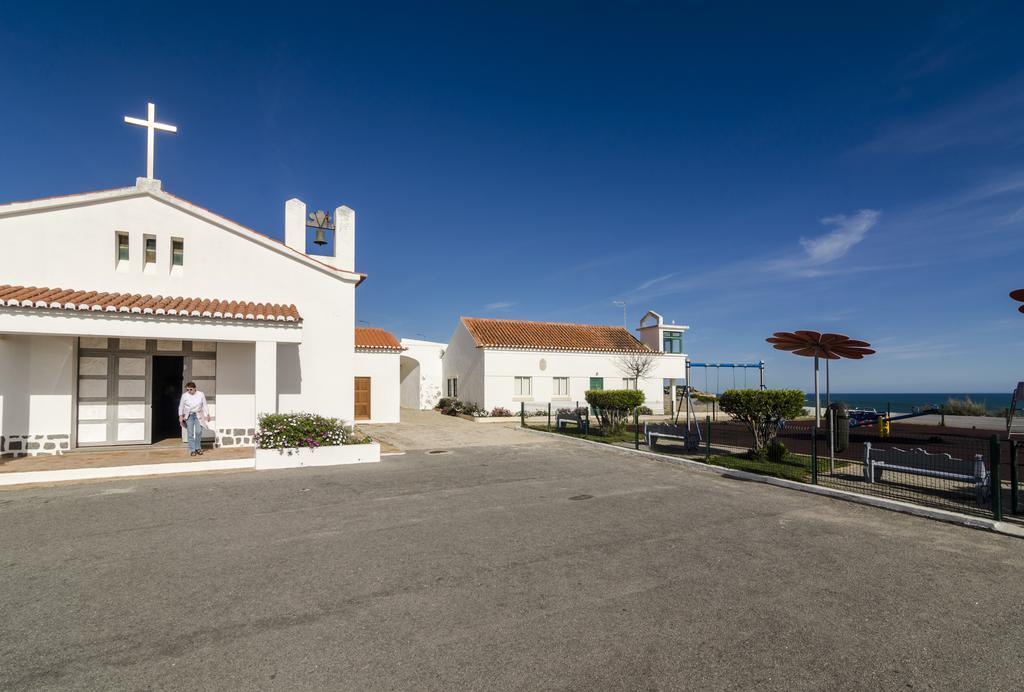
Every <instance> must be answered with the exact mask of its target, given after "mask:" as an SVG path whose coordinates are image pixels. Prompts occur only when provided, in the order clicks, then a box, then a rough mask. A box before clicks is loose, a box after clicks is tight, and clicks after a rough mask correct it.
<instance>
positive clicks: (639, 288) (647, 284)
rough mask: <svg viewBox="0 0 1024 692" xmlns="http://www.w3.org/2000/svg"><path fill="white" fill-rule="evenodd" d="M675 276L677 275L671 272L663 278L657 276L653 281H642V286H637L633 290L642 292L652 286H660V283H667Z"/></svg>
mask: <svg viewBox="0 0 1024 692" xmlns="http://www.w3.org/2000/svg"><path fill="white" fill-rule="evenodd" d="M676 274H678V272H672V273H671V274H665V275H663V276H658V277H655V278H653V279H648V280H647V281H644V282H643V283H642V284H640V285H639V286H637V287H636V289H635V290H637V291H643V290H644V289H647V288H650V287H651V286H653V285H654V284H660V283H661V282H662V281H667V280H669V279H671V278H672V277H673V276H675V275H676Z"/></svg>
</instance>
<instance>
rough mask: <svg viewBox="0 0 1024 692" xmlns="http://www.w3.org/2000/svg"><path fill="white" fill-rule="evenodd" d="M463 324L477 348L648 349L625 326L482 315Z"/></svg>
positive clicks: (468, 318) (625, 350)
mask: <svg viewBox="0 0 1024 692" xmlns="http://www.w3.org/2000/svg"><path fill="white" fill-rule="evenodd" d="M462 323H463V324H464V325H466V329H468V330H469V333H470V334H471V335H472V336H473V340H474V341H476V345H477V346H480V347H493V348H526V349H537V350H543V351H598V352H608V353H624V352H628V351H651V349H650V348H648V347H647V346H645V345H644V344H642V343H640V341H638V340H637V338H636V337H635V336H633V335H632V334H630V333H629V332H628V331H627V330H626V329H625V328H624V327H608V326H602V325H590V324H569V323H564V322H523V321H520V320H492V319H486V318H481V317H463V318H462ZM652 352H653V351H652Z"/></svg>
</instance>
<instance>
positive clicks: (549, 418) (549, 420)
mask: <svg viewBox="0 0 1024 692" xmlns="http://www.w3.org/2000/svg"><path fill="white" fill-rule="evenodd" d="M548 432H551V402H550V401H549V402H548Z"/></svg>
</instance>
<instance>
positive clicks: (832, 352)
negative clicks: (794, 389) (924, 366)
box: [766, 329, 874, 426]
mask: <svg viewBox="0 0 1024 692" xmlns="http://www.w3.org/2000/svg"><path fill="white" fill-rule="evenodd" d="M766 341H768V343H770V344H772V345H773V346H775V348H777V349H779V350H780V351H789V352H790V353H794V354H796V355H798V356H808V357H810V356H813V357H814V424H815V426H817V425H820V424H821V397H820V395H819V394H818V359H819V358H824V359H825V391H826V392H827V396H828V403H829V404H831V403H832V389H831V383H830V382H829V372H828V362H829V361H830V360H839V359H840V358H850V359H852V360H860V359H861V358H863V357H864V356H870V355H871V354H873V353H874V350H873V349H872V348H871V344H869V343H868V342H866V341H860V340H859V339H851V338H850V337H848V336H844V335H843V334H822V333H820V332H813V331H810V330H804V329H801V330H799V331H795V332H775V334H774V335H772V336H770V337H768V339H766Z"/></svg>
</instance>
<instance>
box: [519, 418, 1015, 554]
mask: <svg viewBox="0 0 1024 692" xmlns="http://www.w3.org/2000/svg"><path fill="white" fill-rule="evenodd" d="M519 430H524V431H526V432H530V433H536V434H538V435H550V436H552V437H557V438H559V439H561V440H567V441H571V442H576V443H583V444H588V445H597V446H599V447H603V448H605V449H613V450H617V451H620V452H623V453H625V454H637V455H640V456H645V457H650V458H652V459H656V460H658V461H665V462H668V463H670V464H674V465H676V466H684V467H686V468H689V469H693V470H695V471H700V472H703V473H711V474H714V475H716V476H721V477H723V478H735V479H737V480H743V481H754V482H756V483H764V484H765V485H774V486H776V487H779V488H787V489H789V490H797V491H800V492H804V493H810V494H812V495H822V496H824V497H830V498H833V499H836V500H845V501H847V502H855V503H857V504H861V505H868V506H870V507H876V508H878V509H887V510H889V511H893V512H901V513H903V514H911V515H913V516H916V517H923V518H925V519H933V520H935V521H943V522H946V523H947V524H957V525H959V526H966V527H967V528H970V529H979V530H982V531H992V532H993V533H998V534H1002V535H1004V536H1013V537H1014V538H1024V526H1018V525H1016V524H1010V523H1009V522H1005V521H996V520H995V519H985V518H983V517H972V516H970V515H967V514H959V513H957V512H950V511H948V510H944V509H933V508H931V507H922V506H920V505H914V504H911V503H909V502H901V501H899V500H890V499H887V498H881V497H874V496H872V495H861V494H860V493H854V492H850V491H849V490H838V489H836V488H827V487H825V486H821V485H810V484H808V483H798V482H797V481H790V480H786V479H784V478H775V477H773V476H762V475H760V474H757V473H751V472H750V471H740V470H737V469H730V468H726V467H724V466H715V465H714V464H705V463H704V462H703V461H694V460H693V459H687V458H685V457H677V456H671V455H668V454H659V453H657V452H648V451H645V450H642V449H628V448H626V447H619V446H617V445H611V444H607V443H605V442H594V441H592V440H580V439H576V438H573V437H568V436H566V435H562V434H560V433H553V432H547V431H545V430H532V429H530V428H519Z"/></svg>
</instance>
